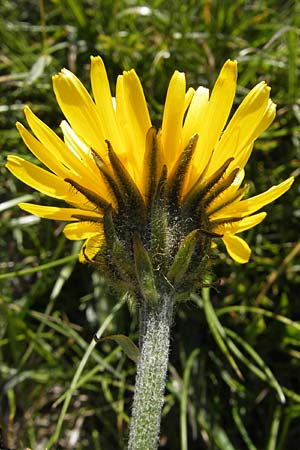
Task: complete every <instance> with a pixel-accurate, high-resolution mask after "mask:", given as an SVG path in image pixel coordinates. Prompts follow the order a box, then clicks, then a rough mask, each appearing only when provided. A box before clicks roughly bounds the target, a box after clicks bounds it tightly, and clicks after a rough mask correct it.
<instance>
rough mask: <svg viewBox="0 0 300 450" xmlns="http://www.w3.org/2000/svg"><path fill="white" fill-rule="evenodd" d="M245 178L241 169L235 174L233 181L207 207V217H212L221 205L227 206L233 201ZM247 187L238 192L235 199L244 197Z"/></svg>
mask: <svg viewBox="0 0 300 450" xmlns="http://www.w3.org/2000/svg"><path fill="white" fill-rule="evenodd" d="M244 177H245V171H244V169H241V170H239V171H238V173H237V174H236V177H235V179H234V180H233V183H232V184H231V185H230V186H229V187H228V188H227V189H226V190H225V191H223V192H221V193H220V194H219V195H218V196H217V197H216V198H215V199H214V200H213V201H212V202H211V203H210V204H209V207H208V208H207V209H206V214H207V215H208V216H210V215H212V214H213V213H214V212H215V211H217V210H218V209H220V208H221V207H222V205H227V204H229V203H231V202H232V201H233V199H234V198H235V197H236V193H237V190H238V189H239V187H240V185H241V184H242V182H243V179H244ZM247 189H248V188H247V186H245V188H243V189H241V190H240V196H239V197H238V198H237V199H236V201H237V200H239V199H240V198H242V197H243V196H244V195H245V192H246V190H247Z"/></svg>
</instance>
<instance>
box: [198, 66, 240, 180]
mask: <svg viewBox="0 0 300 450" xmlns="http://www.w3.org/2000/svg"><path fill="white" fill-rule="evenodd" d="M236 79H237V62H236V61H230V60H228V61H226V63H225V64H224V66H223V67H222V70H221V72H220V74H219V76H218V79H217V81H216V83H215V85H214V88H213V90H212V93H211V96H210V99H209V105H208V108H207V111H206V114H205V120H204V121H203V123H199V124H198V128H196V129H195V130H194V133H199V139H198V143H197V146H196V149H195V153H194V156H193V159H192V167H191V175H190V185H192V184H193V183H194V182H195V181H196V179H197V178H198V177H199V175H201V174H202V173H203V171H204V169H205V168H206V165H207V163H208V161H209V160H210V158H211V154H212V151H213V149H214V147H215V145H216V143H217V142H218V140H219V138H220V135H221V132H222V130H223V128H224V127H225V124H226V122H227V119H228V116H229V113H230V110H231V108H232V104H233V100H234V96H235V90H236ZM199 130H200V131H199ZM194 133H193V134H194Z"/></svg>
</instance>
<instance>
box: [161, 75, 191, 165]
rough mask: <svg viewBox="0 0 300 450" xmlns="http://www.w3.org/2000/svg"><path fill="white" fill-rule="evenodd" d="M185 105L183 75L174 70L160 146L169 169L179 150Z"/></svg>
mask: <svg viewBox="0 0 300 450" xmlns="http://www.w3.org/2000/svg"><path fill="white" fill-rule="evenodd" d="M184 106H185V75H184V73H181V72H178V71H177V70H176V71H175V72H174V74H173V76H172V78H171V81H170V84H169V87H168V92H167V97H166V102H165V107H164V114H163V120H162V148H163V153H164V154H163V157H164V162H165V163H166V164H167V167H168V169H169V170H171V169H172V166H173V164H174V163H175V161H176V160H177V157H178V155H179V151H180V150H181V147H180V145H181V132H182V125H183V116H184V112H185V109H184Z"/></svg>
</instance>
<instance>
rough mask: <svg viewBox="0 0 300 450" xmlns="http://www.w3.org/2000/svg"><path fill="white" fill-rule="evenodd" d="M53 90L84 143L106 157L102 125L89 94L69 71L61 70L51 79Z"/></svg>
mask: <svg viewBox="0 0 300 450" xmlns="http://www.w3.org/2000/svg"><path fill="white" fill-rule="evenodd" d="M53 89H54V93H55V95H56V99H57V102H58V104H59V106H60V108H61V110H62V112H63V113H64V115H65V117H66V119H67V120H68V122H69V123H70V125H71V127H72V128H73V129H74V131H75V133H76V134H78V135H79V136H80V138H81V139H83V140H84V142H85V143H86V144H87V145H89V146H90V147H92V148H93V149H94V150H95V151H97V152H98V153H99V154H100V155H101V156H102V157H105V156H106V145H105V139H106V138H107V136H105V135H104V130H103V124H102V123H101V121H100V119H99V117H98V112H97V108H96V105H95V103H94V102H93V100H92V99H91V97H90V95H89V93H88V92H87V90H86V89H85V87H84V86H83V84H82V83H81V82H80V81H79V80H78V78H77V77H76V76H75V75H74V74H73V73H72V72H70V71H69V70H67V69H63V70H62V71H61V72H60V73H59V74H58V75H55V76H54V77H53Z"/></svg>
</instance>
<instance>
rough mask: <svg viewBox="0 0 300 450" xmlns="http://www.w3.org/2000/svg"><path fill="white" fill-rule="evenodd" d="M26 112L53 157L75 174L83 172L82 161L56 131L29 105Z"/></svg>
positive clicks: (33, 127) (31, 126)
mask: <svg viewBox="0 0 300 450" xmlns="http://www.w3.org/2000/svg"><path fill="white" fill-rule="evenodd" d="M24 112H25V116H26V119H27V121H28V123H29V126H30V128H31V129H32V131H33V132H34V134H35V135H36V137H37V138H38V139H39V141H40V142H41V143H42V144H43V145H44V147H45V148H46V149H47V150H46V151H47V152H51V153H52V154H53V158H56V159H57V160H58V161H59V162H60V163H62V164H63V165H64V166H65V167H66V168H67V169H68V170H70V171H71V172H72V173H73V174H76V175H78V174H81V173H82V170H83V167H82V164H81V162H80V161H79V160H78V158H76V157H75V155H74V154H73V153H71V152H70V151H69V149H68V147H67V146H66V145H65V143H64V142H63V141H62V140H61V139H60V138H59V137H58V136H57V135H56V134H55V133H54V131H53V130H51V128H49V127H48V126H47V125H46V124H45V123H44V122H42V121H41V120H40V119H39V118H38V117H37V116H36V115H35V114H34V113H33V112H32V111H31V109H30V108H28V106H25V108H24Z"/></svg>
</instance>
